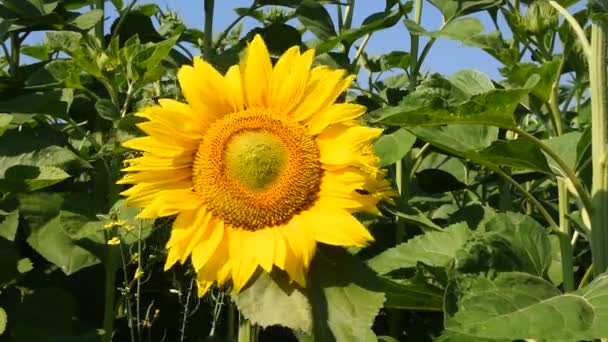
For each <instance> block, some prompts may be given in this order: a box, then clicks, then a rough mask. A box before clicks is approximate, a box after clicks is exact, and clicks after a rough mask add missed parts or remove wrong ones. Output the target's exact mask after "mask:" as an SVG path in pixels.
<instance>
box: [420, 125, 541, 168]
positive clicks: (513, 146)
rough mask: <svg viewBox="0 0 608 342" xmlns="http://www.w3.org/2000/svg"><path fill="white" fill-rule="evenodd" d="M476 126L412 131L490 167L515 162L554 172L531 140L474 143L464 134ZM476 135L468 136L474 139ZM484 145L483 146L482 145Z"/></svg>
mask: <svg viewBox="0 0 608 342" xmlns="http://www.w3.org/2000/svg"><path fill="white" fill-rule="evenodd" d="M474 127H475V126H461V125H451V126H446V127H440V128H432V127H415V128H411V129H410V131H411V132H412V133H414V134H415V135H416V136H418V138H420V139H422V140H424V141H427V142H429V143H430V144H432V145H434V146H436V147H439V148H441V149H442V150H444V151H447V152H449V153H450V154H453V155H456V156H459V157H461V158H465V159H469V160H471V161H473V162H475V163H478V164H481V165H484V166H486V167H489V168H496V167H499V166H511V167H514V168H519V169H522V168H523V169H529V170H535V171H540V172H543V173H547V174H550V173H551V171H550V170H549V166H548V164H547V160H546V158H545V156H544V155H543V154H542V152H540V148H539V147H538V146H537V145H536V144H534V143H532V142H531V141H529V140H525V139H517V140H507V141H504V140H496V141H494V142H492V144H491V145H490V146H488V147H485V148H484V147H482V146H480V145H478V146H476V147H473V146H471V143H470V142H467V141H466V140H465V139H466V138H464V134H463V133H462V132H463V131H472V130H473V128H474ZM474 138H475V136H474V135H470V136H469V138H468V140H469V141H472V139H474ZM480 147H482V148H480Z"/></svg>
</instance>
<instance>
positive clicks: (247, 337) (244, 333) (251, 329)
mask: <svg viewBox="0 0 608 342" xmlns="http://www.w3.org/2000/svg"><path fill="white" fill-rule="evenodd" d="M257 341H258V329H257V327H256V326H255V325H253V324H251V322H249V320H248V319H246V318H245V317H243V316H241V317H240V319H239V335H238V342H257Z"/></svg>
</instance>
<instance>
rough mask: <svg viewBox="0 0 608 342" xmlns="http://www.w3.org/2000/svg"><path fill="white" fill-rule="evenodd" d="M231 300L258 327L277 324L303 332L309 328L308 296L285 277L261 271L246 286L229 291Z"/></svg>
mask: <svg viewBox="0 0 608 342" xmlns="http://www.w3.org/2000/svg"><path fill="white" fill-rule="evenodd" d="M273 275H274V274H273ZM273 278H274V279H273ZM232 299H233V300H234V302H235V303H236V305H237V307H238V308H239V312H240V313H242V314H243V316H245V318H247V319H248V320H250V321H251V322H253V323H255V324H257V325H260V326H262V327H268V326H271V325H281V326H284V327H288V328H290V329H292V330H296V331H300V332H304V333H307V334H309V333H310V332H311V330H312V312H311V306H310V303H309V302H308V298H306V295H305V294H304V293H303V292H302V290H301V289H299V288H297V287H294V286H293V285H291V284H289V280H288V279H286V277H282V278H280V277H278V276H277V275H275V276H273V277H271V276H270V275H268V274H267V273H266V272H261V274H260V276H259V277H258V278H257V279H256V280H255V281H254V282H253V283H252V284H251V285H250V286H249V287H247V288H246V289H245V290H243V291H242V292H241V293H239V294H234V293H233V294H232Z"/></svg>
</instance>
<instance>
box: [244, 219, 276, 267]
mask: <svg viewBox="0 0 608 342" xmlns="http://www.w3.org/2000/svg"><path fill="white" fill-rule="evenodd" d="M272 229H273V228H266V229H261V230H258V231H256V232H251V233H250V234H248V235H249V241H250V242H249V244H248V245H245V246H243V248H252V249H254V250H256V257H257V260H258V263H259V264H260V266H262V268H263V269H264V270H265V271H266V272H268V273H270V272H271V271H272V266H273V265H274V260H275V259H274V258H275V249H276V248H275V246H276V241H275V234H274V233H273V232H272Z"/></svg>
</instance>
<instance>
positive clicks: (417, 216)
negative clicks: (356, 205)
mask: <svg viewBox="0 0 608 342" xmlns="http://www.w3.org/2000/svg"><path fill="white" fill-rule="evenodd" d="M398 204H399V206H398V207H395V206H392V205H390V204H382V205H381V206H382V208H383V209H385V210H386V211H388V212H390V213H391V214H393V215H395V216H398V217H400V218H401V219H403V220H404V221H405V222H408V223H411V224H414V225H417V226H418V227H420V229H422V230H438V231H442V230H443V229H442V228H441V227H439V226H438V225H437V224H435V223H434V222H433V221H431V219H429V218H428V217H427V216H426V215H424V214H423V213H422V212H421V211H420V210H418V209H416V208H414V207H411V206H409V205H408V204H407V203H398Z"/></svg>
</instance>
